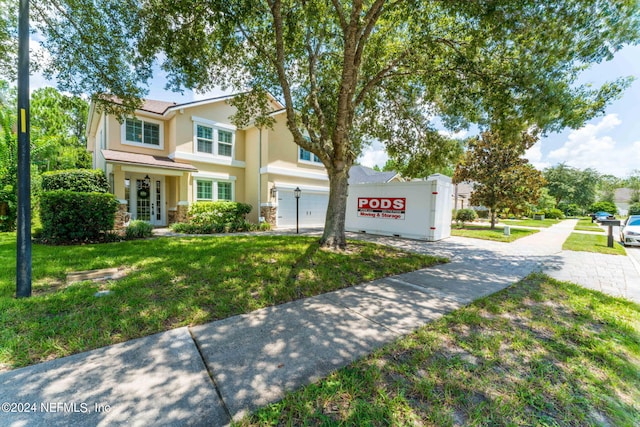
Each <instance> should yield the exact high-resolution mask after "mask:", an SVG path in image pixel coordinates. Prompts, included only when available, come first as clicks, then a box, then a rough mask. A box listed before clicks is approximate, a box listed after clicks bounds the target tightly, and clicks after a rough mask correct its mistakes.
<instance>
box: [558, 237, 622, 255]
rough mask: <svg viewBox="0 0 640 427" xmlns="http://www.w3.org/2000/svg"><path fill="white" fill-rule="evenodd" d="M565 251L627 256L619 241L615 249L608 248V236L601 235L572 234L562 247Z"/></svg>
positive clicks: (615, 243)
mask: <svg viewBox="0 0 640 427" xmlns="http://www.w3.org/2000/svg"><path fill="white" fill-rule="evenodd" d="M614 239H615V236H614ZM562 249H563V250H567V251H580V252H597V253H601V254H611V255H626V254H627V252H626V251H625V249H624V247H623V246H622V245H621V244H620V243H618V242H617V241H614V242H613V247H612V248H610V247H608V246H607V236H603V235H600V234H584V233H571V234H570V235H569V238H568V239H567V240H565V242H564V244H563V245H562Z"/></svg>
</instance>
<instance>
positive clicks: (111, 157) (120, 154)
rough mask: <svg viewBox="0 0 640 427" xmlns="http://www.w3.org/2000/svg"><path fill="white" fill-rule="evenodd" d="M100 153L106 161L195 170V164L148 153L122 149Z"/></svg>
mask: <svg viewBox="0 0 640 427" xmlns="http://www.w3.org/2000/svg"><path fill="white" fill-rule="evenodd" d="M102 155H103V156H104V158H105V160H106V161H108V162H114V163H128V164H132V165H139V166H149V167H152V168H164V169H178V170H184V171H193V172H197V171H198V169H197V168H196V167H195V166H192V165H189V164H186V163H178V162H176V161H174V160H173V159H170V158H169V157H161V156H151V155H149V154H138V153H125V152H124V151H116V150H102Z"/></svg>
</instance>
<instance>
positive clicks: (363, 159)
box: [358, 141, 389, 168]
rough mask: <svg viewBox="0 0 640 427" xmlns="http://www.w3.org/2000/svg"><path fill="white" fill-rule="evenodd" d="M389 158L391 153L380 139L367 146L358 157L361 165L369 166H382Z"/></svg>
mask: <svg viewBox="0 0 640 427" xmlns="http://www.w3.org/2000/svg"><path fill="white" fill-rule="evenodd" d="M387 160H389V155H388V154H387V151H386V150H385V148H384V145H383V144H382V143H380V142H379V141H375V142H373V143H371V145H370V146H368V147H366V148H365V149H364V151H363V152H362V154H361V155H360V158H359V159H358V161H359V162H360V164H361V165H363V166H367V167H369V168H372V167H374V166H380V168H382V167H383V166H384V165H385V164H386V163H387Z"/></svg>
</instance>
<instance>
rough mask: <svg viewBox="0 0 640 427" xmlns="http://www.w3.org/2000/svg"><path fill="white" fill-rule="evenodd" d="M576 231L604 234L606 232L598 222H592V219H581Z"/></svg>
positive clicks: (575, 228)
mask: <svg viewBox="0 0 640 427" xmlns="http://www.w3.org/2000/svg"><path fill="white" fill-rule="evenodd" d="M573 229H574V230H576V231H597V232H600V233H603V232H604V230H603V229H602V227H600V225H599V224H598V223H597V222H591V218H580V219H579V220H578V223H577V224H576V226H575V227H574V228H573Z"/></svg>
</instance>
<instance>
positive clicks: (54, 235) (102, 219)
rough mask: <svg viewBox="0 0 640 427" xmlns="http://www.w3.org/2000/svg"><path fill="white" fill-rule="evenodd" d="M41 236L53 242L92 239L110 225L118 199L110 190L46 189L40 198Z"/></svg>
mask: <svg viewBox="0 0 640 427" xmlns="http://www.w3.org/2000/svg"><path fill="white" fill-rule="evenodd" d="M40 206H41V209H40V220H41V222H42V234H41V236H42V239H44V240H45V241H51V242H54V243H63V242H77V241H87V240H90V241H94V240H96V239H99V238H100V237H101V235H103V234H104V233H106V232H108V231H110V230H112V229H113V226H114V223H115V217H116V211H117V209H118V201H117V200H116V198H115V196H114V195H113V194H107V193H79V192H74V191H68V190H57V191H47V192H45V193H43V194H42V196H41V199H40Z"/></svg>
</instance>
